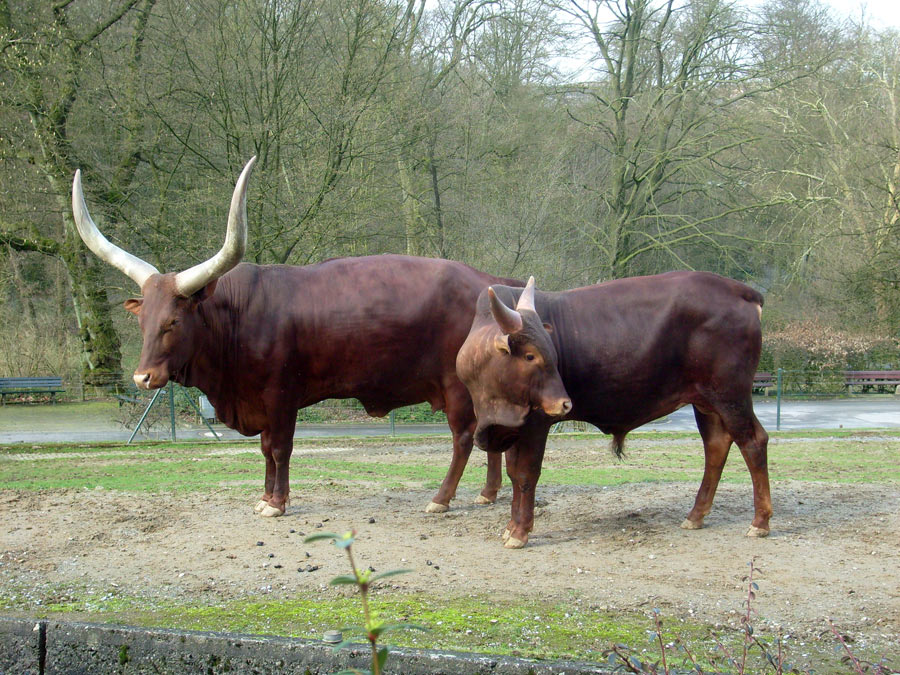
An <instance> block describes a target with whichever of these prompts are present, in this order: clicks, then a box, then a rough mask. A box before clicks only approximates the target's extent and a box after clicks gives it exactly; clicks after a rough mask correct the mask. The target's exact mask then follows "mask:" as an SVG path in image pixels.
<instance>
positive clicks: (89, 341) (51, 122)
mask: <svg viewBox="0 0 900 675" xmlns="http://www.w3.org/2000/svg"><path fill="white" fill-rule="evenodd" d="M154 2H155V0H121V1H119V2H114V3H111V4H110V5H109V6H108V7H105V8H104V11H103V12H99V13H97V12H95V11H94V9H95V8H94V7H93V3H89V2H77V1H76V0H58V1H55V2H52V3H46V2H20V3H11V2H10V0H0V73H2V75H0V77H2V84H3V87H2V94H0V96H2V102H3V104H4V105H5V106H8V109H7V110H8V116H7V117H6V120H7V123H8V125H9V126H8V129H10V130H11V132H12V134H14V135H15V136H16V139H15V141H13V142H12V143H11V146H13V147H16V148H17V152H16V153H15V157H14V158H10V159H12V162H11V165H10V166H9V167H7V168H8V169H12V168H13V166H15V169H14V170H18V171H20V172H21V173H20V174H19V176H20V177H19V180H18V181H17V183H18V185H19V187H24V186H25V185H26V184H27V181H23V180H21V174H22V173H24V174H26V175H30V176H31V180H32V185H33V186H35V187H36V183H35V179H39V180H40V181H42V182H43V183H44V185H45V189H44V192H45V193H46V198H45V197H44V196H43V195H41V196H40V197H39V200H38V203H40V204H41V208H40V209H38V208H37V204H36V203H35V204H32V205H31V208H30V209H27V208H20V209H19V213H20V214H25V215H20V217H19V218H16V219H11V220H5V222H2V223H0V242H3V243H5V244H6V245H7V246H9V247H11V248H13V249H15V250H17V251H28V252H38V253H43V254H46V255H50V256H55V257H57V258H59V259H60V260H61V261H62V262H63V264H64V265H65V269H66V272H67V274H68V277H69V283H70V286H71V292H72V302H73V307H74V310H75V317H76V320H77V324H78V329H79V335H80V338H81V344H82V355H83V365H82V374H83V377H84V379H85V381H86V382H89V383H90V382H93V383H104V382H105V381H106V380H107V379H108V378H109V376H110V375H111V374H116V373H118V372H119V371H120V370H121V363H120V361H121V353H120V342H119V336H118V334H117V332H116V330H115V327H114V325H113V323H112V319H111V317H110V314H109V299H108V297H107V293H106V289H105V285H104V283H103V279H102V277H103V274H104V273H105V270H103V268H102V267H101V266H100V265H99V264H97V262H96V261H95V260H94V257H93V256H91V255H88V254H87V252H86V249H85V248H84V247H83V245H82V244H81V240H80V239H79V237H78V235H77V233H76V231H75V226H74V222H73V220H72V214H71V206H70V204H71V200H70V181H71V179H72V175H73V173H74V171H75V169H76V168H78V167H79V166H81V165H90V164H91V163H92V162H91V161H89V159H88V157H87V156H85V155H79V154H78V152H77V151H76V149H75V148H76V145H75V143H73V139H72V137H71V126H72V124H73V119H74V118H75V116H76V114H77V108H76V104H77V102H78V101H79V96H80V94H81V85H82V78H84V77H85V75H86V73H87V71H89V70H90V69H92V68H95V67H96V58H97V54H98V53H99V51H100V50H101V47H102V40H103V39H104V38H105V37H106V36H107V35H108V34H110V33H112V32H114V30H115V29H117V28H120V27H123V26H124V25H125V23H126V19H128V18H129V17H131V23H130V24H128V26H127V28H126V29H125V30H127V31H128V37H127V38H125V43H126V44H127V45H128V47H127V49H126V50H125V51H126V52H127V59H128V60H129V61H130V63H131V64H132V65H133V66H135V67H136V65H137V63H138V62H139V61H140V55H141V51H142V41H143V35H144V31H145V30H146V26H147V20H148V18H149V15H150V11H151V9H152V7H153V5H154ZM89 5H90V6H89ZM120 39H122V38H121V36H120ZM125 98H127V96H126V97H125ZM123 119H124V120H125V127H124V128H126V129H127V128H128V122H129V121H130V122H131V123H135V117H134V111H133V110H132V111H131V112H130V113H126V114H125V115H124V118H123ZM134 131H135V129H134V127H132V128H131V129H130V130H129V131H127V132H126V133H125V134H124V135H125V136H126V140H125V141H124V143H123V146H122V147H123V148H124V151H123V152H122V154H121V156H120V157H121V158H122V159H121V163H120V165H119V170H118V171H117V172H116V174H115V177H114V178H113V180H112V181H110V183H109V184H108V185H107V187H106V188H105V189H102V190H96V189H95V190H94V193H95V195H96V196H98V197H99V199H100V201H101V202H103V204H104V206H106V207H108V208H109V211H110V212H111V213H115V211H116V209H117V208H118V205H119V203H120V202H121V195H122V194H123V193H124V192H125V191H127V188H128V185H129V183H130V181H131V179H132V177H133V168H134V166H135V161H136V160H135V157H136V155H137V150H136V146H135V141H134V138H135V137H134V136H133V135H132V133H133V132H134ZM8 175H9V174H8ZM10 194H11V195H14V199H12V200H11V203H18V204H20V205H21V204H22V199H23V198H22V195H21V193H17V192H13V191H10ZM44 209H49V210H50V211H52V216H51V217H45V216H44V215H43V213H44Z"/></svg>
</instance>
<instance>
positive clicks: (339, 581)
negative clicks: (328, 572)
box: [329, 574, 357, 586]
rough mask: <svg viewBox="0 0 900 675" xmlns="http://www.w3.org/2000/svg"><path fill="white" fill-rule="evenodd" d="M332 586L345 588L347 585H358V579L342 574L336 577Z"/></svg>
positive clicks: (332, 581)
mask: <svg viewBox="0 0 900 675" xmlns="http://www.w3.org/2000/svg"><path fill="white" fill-rule="evenodd" d="M329 583H330V584H331V585H332V586H344V585H347V584H353V585H356V583H357V581H356V577H351V576H350V575H349V574H342V575H340V576H338V577H335V578H334V579H332V580H331V581H330V582H329Z"/></svg>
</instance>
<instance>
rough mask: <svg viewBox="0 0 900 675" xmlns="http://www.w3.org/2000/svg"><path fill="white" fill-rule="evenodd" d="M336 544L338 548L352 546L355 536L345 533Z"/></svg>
mask: <svg viewBox="0 0 900 675" xmlns="http://www.w3.org/2000/svg"><path fill="white" fill-rule="evenodd" d="M334 545H335V546H337V547H338V548H350V547H351V546H353V537H351V536H349V535H346V534H345V535H344V536H343V537H341V538H340V539H336V540H335V542H334Z"/></svg>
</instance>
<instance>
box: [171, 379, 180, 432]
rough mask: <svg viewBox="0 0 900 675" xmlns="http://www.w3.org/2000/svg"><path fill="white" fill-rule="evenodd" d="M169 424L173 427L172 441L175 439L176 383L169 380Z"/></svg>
mask: <svg viewBox="0 0 900 675" xmlns="http://www.w3.org/2000/svg"><path fill="white" fill-rule="evenodd" d="M169 423H170V424H171V425H172V440H173V441H176V440H178V439H177V438H175V383H174V382H173V381H172V380H169Z"/></svg>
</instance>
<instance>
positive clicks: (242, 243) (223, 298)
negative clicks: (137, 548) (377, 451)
mask: <svg viewBox="0 0 900 675" xmlns="http://www.w3.org/2000/svg"><path fill="white" fill-rule="evenodd" d="M255 159H256V158H255V157H254V158H253V159H251V160H250V161H249V162H248V163H247V165H246V167H245V168H244V170H243V172H242V173H241V175H240V178H239V179H238V181H237V184H236V186H235V189H234V195H233V196H232V200H231V210H230V213H229V215H228V228H227V233H226V235H225V244H224V245H223V247H222V249H221V250H220V251H219V252H218V253H217V254H216V255H215V256H213V257H212V258H211V259H209V260H207V261H205V262H203V263H200V264H198V265H195V266H194V267H191V268H190V269H188V270H185V271H182V272H178V273H169V274H161V273H160V272H159V271H158V270H157V269H156V268H155V267H154V266H153V265H150V264H149V263H147V262H145V261H143V260H141V259H140V258H136V257H135V256H133V255H131V254H129V253H127V252H126V251H124V250H122V249H121V248H119V247H118V246H116V245H114V244H112V243H110V242H109V241H108V240H107V239H106V238H105V237H104V236H103V235H102V234H101V233H100V231H99V230H98V229H97V226H96V225H95V224H94V222H93V220H92V219H91V216H90V214H89V213H88V210H87V206H86V204H85V201H84V194H83V191H82V186H81V172H80V171H79V172H76V174H75V180H74V185H73V191H72V206H73V211H74V215H75V222H76V224H77V227H78V232H79V233H80V235H81V237H82V239H83V240H84V242H85V244H87V246H88V247H89V248H90V249H91V250H92V251H93V252H94V253H95V254H97V255H98V256H99V257H100V258H102V259H103V260H105V261H106V262H108V263H109V264H111V265H113V266H114V267H116V268H118V269H119V270H121V271H122V272H123V273H125V274H126V275H127V276H129V277H131V278H132V279H133V280H134V281H135V282H136V283H137V285H138V286H139V287H140V288H141V292H142V294H143V297H142V298H141V299H131V300H127V301H126V302H125V308H126V309H127V310H128V311H130V312H132V313H133V314H135V315H137V317H138V322H139V323H140V327H141V332H142V333H143V347H142V349H141V356H140V361H139V363H138V367H137V370H136V371H135V373H134V381H135V383H136V384H137V386H138V387H141V388H144V389H156V388H159V387H163V386H165V385H166V383H167V382H168V381H169V380H173V381H175V382H178V383H180V384H183V385H185V386H191V387H197V388H198V389H200V390H201V391H202V392H203V393H204V394H206V395H207V397H209V400H210V402H211V403H212V405H213V406H214V407H215V410H216V416H217V417H218V418H219V419H220V420H222V421H223V422H224V423H225V424H227V425H228V426H229V427H231V428H232V429H235V430H237V431H239V432H240V433H242V434H245V435H248V436H251V435H255V434H260V436H261V446H262V453H263V456H264V457H265V460H266V480H265V490H264V492H263V495H262V498H261V499H260V500H259V502H258V503H257V505H256V511H257V512H258V513H260V514H261V515H263V516H279V515H282V514H283V513H284V511H285V508H286V506H287V504H288V494H289V481H288V468H289V462H290V457H291V451H292V449H293V435H294V429H295V426H296V420H297V411H298V410H299V409H300V408H303V407H305V406H308V405H311V404H313V403H316V402H318V401H321V400H323V399H326V398H356V399H359V400H360V401H361V402H362V404H363V405H364V406H365V408H366V410H367V411H368V412H369V413H370V414H372V415H376V416H382V415H386V414H387V413H388V412H389V411H390V410H392V409H394V408H397V407H400V406H405V405H411V404H413V403H419V402H422V401H427V402H429V403H430V404H431V405H432V407H433V408H434V409H436V410H444V411H445V412H446V414H447V420H448V422H449V425H450V429H451V431H452V432H453V459H452V461H451V464H450V469H449V471H448V472H447V476H446V478H445V479H444V482H443V484H442V485H441V488H440V490H439V491H438V493H437V495H436V496H435V497H434V499H433V501H432V503H431V504H429V506H428V508H427V510H428V511H431V512H438V511H445V510H447V508H448V505H449V503H450V500H451V499H452V498H453V497H454V496H455V493H456V487H457V484H458V483H459V479H460V477H461V475H462V472H463V469H464V468H465V465H466V461H467V460H468V457H469V454H470V453H471V450H472V433H473V430H474V425H475V418H474V414H473V411H472V402H471V399H470V398H469V394H468V392H467V391H466V388H465V386H464V385H463V384H462V382H460V381H459V379H458V378H457V376H456V369H455V364H456V352H457V351H458V350H459V347H460V345H462V343H463V341H464V340H465V337H466V334H467V333H468V327H469V324H470V323H471V321H472V317H473V315H474V312H475V301H476V299H477V297H478V294H479V292H480V291H482V290H483V289H484V288H486V287H487V286H488V285H489V284H492V283H503V284H517V283H520V282H517V281H515V280H513V279H501V278H499V277H494V276H491V275H488V274H483V273H482V272H479V271H477V270H475V269H473V268H471V267H468V266H467V265H463V264H461V263H457V262H452V261H448V260H436V259H429V258H415V257H409V256H398V255H381V256H369V257H361V258H342V259H335V260H329V261H327V262H323V263H320V264H317V265H309V266H305V267H295V266H288V265H252V264H246V263H243V264H238V263H239V262H240V260H241V257H242V256H243V254H244V249H245V248H246V243H247V213H246V200H247V180H248V178H249V175H250V171H251V169H252V167H253V164H254V162H255ZM500 480H501V478H500V457H499V456H497V457H496V458H492V459H491V460H490V461H489V462H488V476H487V480H486V483H485V487H484V489H483V490H482V492H481V496H480V497H479V499H478V501H479V502H480V503H489V502H493V501H494V500H495V499H496V495H497V490H498V488H499V486H500Z"/></svg>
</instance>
